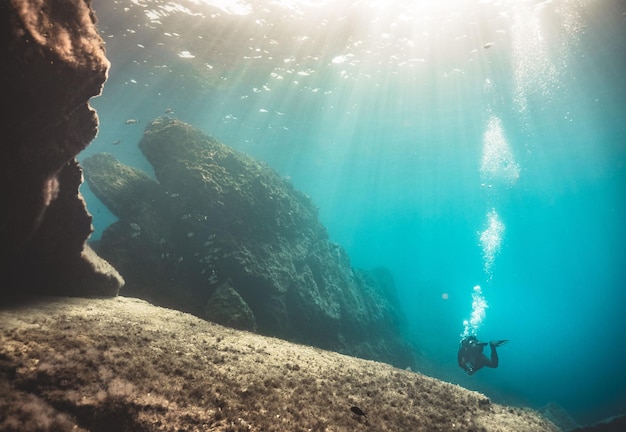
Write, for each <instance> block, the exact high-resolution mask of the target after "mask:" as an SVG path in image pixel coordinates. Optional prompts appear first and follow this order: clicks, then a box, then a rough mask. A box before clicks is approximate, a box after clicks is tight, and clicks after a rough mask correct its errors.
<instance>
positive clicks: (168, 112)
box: [165, 108, 174, 114]
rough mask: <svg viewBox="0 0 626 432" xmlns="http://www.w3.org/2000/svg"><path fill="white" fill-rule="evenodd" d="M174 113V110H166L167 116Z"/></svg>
mask: <svg viewBox="0 0 626 432" xmlns="http://www.w3.org/2000/svg"><path fill="white" fill-rule="evenodd" d="M173 112H174V108H168V109H166V110H165V114H171V113H173Z"/></svg>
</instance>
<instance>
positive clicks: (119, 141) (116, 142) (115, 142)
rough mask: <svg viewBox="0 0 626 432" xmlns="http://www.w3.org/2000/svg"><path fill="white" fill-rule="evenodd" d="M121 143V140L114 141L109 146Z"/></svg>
mask: <svg viewBox="0 0 626 432" xmlns="http://www.w3.org/2000/svg"><path fill="white" fill-rule="evenodd" d="M121 142H122V140H121V139H116V140H115V141H113V142H112V143H111V144H113V145H118V144H120V143H121Z"/></svg>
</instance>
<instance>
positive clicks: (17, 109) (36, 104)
mask: <svg viewBox="0 0 626 432" xmlns="http://www.w3.org/2000/svg"><path fill="white" fill-rule="evenodd" d="M94 22H95V18H94V16H93V13H92V10H91V9H90V7H89V4H88V2H85V1H83V0H51V1H46V2H26V1H7V2H2V4H1V5H0V56H1V58H2V59H3V61H2V64H1V65H0V88H1V89H2V98H1V102H0V103H1V104H2V120H0V136H2V153H3V155H2V156H3V157H2V162H1V163H2V167H1V169H0V208H1V209H2V210H1V211H0V244H1V245H2V246H1V248H0V250H1V255H0V274H1V275H2V283H0V287H1V288H0V296H2V298H1V299H0V302H1V301H2V299H5V298H7V297H9V296H17V295H22V294H26V293H32V292H38V293H45V294H64V295H116V294H117V292H118V290H119V288H120V286H121V285H122V283H123V281H122V279H121V277H120V276H119V274H117V272H115V270H113V268H112V267H110V266H109V265H108V264H107V263H106V262H104V261H103V260H102V259H100V258H99V257H98V256H97V255H96V254H95V253H93V251H91V250H90V249H89V248H88V247H86V246H85V241H86V239H87V237H88V236H89V235H90V234H91V231H92V228H91V216H90V215H89V214H88V213H87V211H86V208H85V204H84V202H83V200H82V197H81V196H80V194H79V192H78V187H79V185H80V183H81V170H80V167H79V166H78V163H77V162H76V161H75V160H74V157H75V156H76V154H78V152H80V151H81V150H82V149H84V148H85V147H86V146H87V144H88V143H89V142H90V141H91V140H92V139H93V137H94V136H95V134H96V130H97V125H98V118H97V116H96V113H95V111H94V110H93V109H91V108H90V107H89V104H88V101H89V98H91V97H92V96H95V95H98V94H99V93H100V90H101V88H102V85H103V83H104V81H105V79H106V74H107V70H108V67H109V63H108V61H107V59H106V57H105V54H104V49H103V47H102V40H101V39H100V36H99V35H98V32H97V30H96V28H95V24H94Z"/></svg>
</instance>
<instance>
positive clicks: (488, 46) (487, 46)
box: [483, 42, 495, 49]
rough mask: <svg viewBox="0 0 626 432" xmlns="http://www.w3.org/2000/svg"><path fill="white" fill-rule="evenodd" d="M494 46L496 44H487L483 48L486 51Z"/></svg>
mask: <svg viewBox="0 0 626 432" xmlns="http://www.w3.org/2000/svg"><path fill="white" fill-rule="evenodd" d="M494 45H495V43H494V42H487V43H486V44H484V45H483V48H484V49H489V48H491V47H492V46H494Z"/></svg>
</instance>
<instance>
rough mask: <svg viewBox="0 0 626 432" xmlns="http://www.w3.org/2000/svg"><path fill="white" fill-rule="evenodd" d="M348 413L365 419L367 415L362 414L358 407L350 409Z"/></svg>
mask: <svg viewBox="0 0 626 432" xmlns="http://www.w3.org/2000/svg"><path fill="white" fill-rule="evenodd" d="M350 411H352V412H353V413H355V414H356V415H358V416H363V417H367V415H366V414H365V413H364V412H363V410H362V409H361V408H359V407H358V406H353V407H352V408H350Z"/></svg>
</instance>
